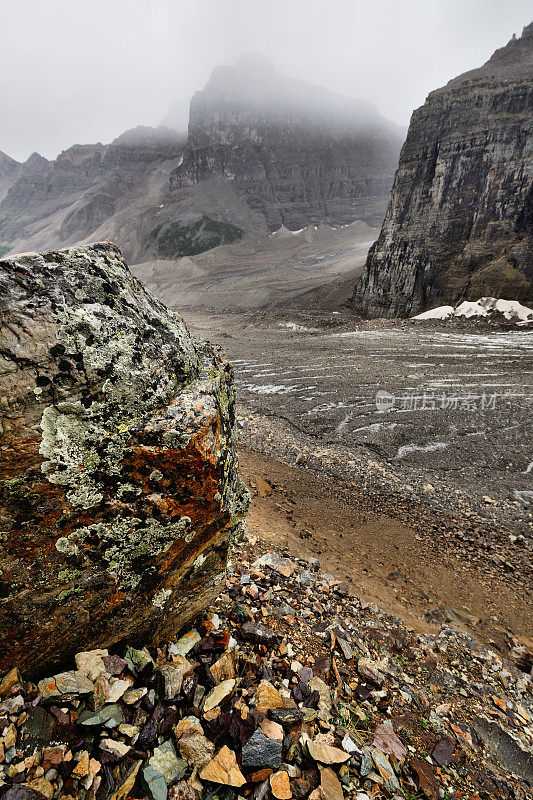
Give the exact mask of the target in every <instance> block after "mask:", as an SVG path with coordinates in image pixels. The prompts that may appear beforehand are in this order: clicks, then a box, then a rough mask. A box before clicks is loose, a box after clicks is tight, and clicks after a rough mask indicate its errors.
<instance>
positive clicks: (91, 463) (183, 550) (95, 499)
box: [0, 243, 247, 674]
mask: <svg viewBox="0 0 533 800" xmlns="http://www.w3.org/2000/svg"><path fill="white" fill-rule="evenodd" d="M0 318H1V328H0V403H1V408H2V417H1V427H0V563H1V569H2V572H1V573H0V639H1V641H2V649H1V652H0V672H2V671H5V670H6V669H7V668H9V667H10V666H11V665H12V664H15V663H16V664H18V665H19V666H21V667H23V668H24V669H25V670H27V671H28V672H29V673H30V674H33V673H35V672H36V671H37V670H41V669H42V668H43V667H45V666H49V665H51V664H53V663H54V662H56V661H57V657H58V654H60V656H61V658H62V659H67V658H69V657H71V656H72V654H73V653H74V652H76V651H79V650H80V648H91V647H107V646H109V645H111V644H113V643H114V642H117V641H119V640H122V639H124V638H125V637H129V638H130V640H132V641H142V642H143V643H144V644H147V643H152V644H155V643H157V642H158V641H159V640H161V639H168V638H169V637H171V636H172V635H173V634H174V633H175V632H176V631H177V630H179V629H180V628H181V627H182V626H183V625H184V624H185V623H186V622H187V621H189V620H190V619H192V618H193V617H194V616H195V615H196V614H197V613H198V612H199V611H200V610H202V609H203V608H204V607H205V606H206V605H208V604H209V603H210V602H211V601H212V600H213V598H214V597H215V596H216V595H217V593H218V590H219V585H220V584H221V582H222V581H223V579H224V571H225V564H226V555H227V551H228V546H229V541H230V537H231V535H232V532H233V531H234V530H235V527H236V526H237V525H238V523H239V519H240V517H241V515H242V514H243V512H244V510H245V508H246V503H247V492H246V490H245V488H244V485H243V484H242V482H241V481H240V479H239V477H238V473H237V457H236V452H235V445H234V430H233V426H234V385H233V372H232V367H231V365H230V364H228V363H227V362H226V360H225V358H224V355H223V353H222V352H221V351H219V350H217V349H215V348H213V347H212V346H211V345H208V344H206V343H200V344H197V343H193V341H192V339H191V337H190V335H189V333H188V331H187V328H186V326H185V324H184V322H183V320H182V319H181V317H180V316H179V315H177V314H175V313H173V312H171V311H169V310H167V309H166V308H165V306H163V305H162V304H161V303H159V302H158V301H156V300H155V299H154V298H153V297H152V296H151V295H150V294H149V293H148V291H147V290H146V289H145V288H144V287H143V285H142V284H141V283H139V282H138V281H137V280H136V279H135V278H133V276H132V275H131V274H130V272H129V270H128V268H127V266H126V264H125V262H124V261H123V259H122V257H121V254H120V252H119V251H118V249H117V248H116V247H115V246H114V245H112V244H108V243H104V244H96V245H92V246H88V247H82V248H78V249H70V250H63V251H58V252H49V253H42V254H37V253H30V254H25V255H22V256H17V257H14V258H13V259H11V260H5V261H1V262H0Z"/></svg>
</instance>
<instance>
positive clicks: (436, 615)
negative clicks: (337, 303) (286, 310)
mask: <svg viewBox="0 0 533 800" xmlns="http://www.w3.org/2000/svg"><path fill="white" fill-rule="evenodd" d="M338 317H339V318H338ZM187 321H188V324H189V326H190V327H191V329H192V331H193V332H194V333H198V334H199V335H201V336H203V337H206V338H210V339H214V340H215V341H218V342H219V343H220V344H222V345H223V346H224V347H225V349H226V351H227V353H228V356H229V358H230V359H231V360H232V361H233V363H234V365H235V370H236V378H237V386H238V392H239V412H240V425H241V428H240V438H241V443H242V446H241V458H242V464H243V470H244V473H245V477H247V478H249V479H250V480H251V481H252V483H253V481H254V475H255V476H259V477H260V478H263V479H264V480H266V481H267V482H268V483H269V484H270V485H271V489H272V495H270V496H267V497H264V498H261V497H259V498H256V500H255V501H254V505H253V507H252V511H251V515H250V520H249V525H250V527H251V529H252V530H254V531H255V532H256V533H257V534H258V535H259V536H260V537H261V539H263V540H264V541H266V542H271V543H273V542H274V541H275V542H276V544H277V546H286V547H288V548H289V550H290V551H291V552H293V553H299V552H305V553H306V554H308V555H310V556H311V555H313V556H317V557H319V558H320V559H321V560H323V561H324V562H325V567H326V568H327V569H329V570H330V571H331V572H333V573H334V574H335V575H337V577H339V578H341V579H343V580H346V581H348V582H350V583H351V584H352V585H353V586H354V587H356V589H357V590H360V591H361V593H362V595H363V596H365V597H368V598H371V599H372V600H375V601H376V602H377V603H378V604H379V605H381V607H384V608H389V609H390V610H391V611H393V612H394V613H396V614H398V615H399V616H401V617H403V618H404V619H406V621H408V623H409V624H411V625H413V626H414V627H416V628H417V629H419V630H424V629H428V626H429V627H431V626H433V627H435V625H436V624H438V623H439V622H442V621H444V620H446V619H448V620H449V619H454V621H455V623H456V624H458V625H459V626H463V627H466V628H467V629H470V630H475V631H476V635H478V636H481V637H482V638H485V640H487V641H488V640H491V639H492V640H494V641H497V642H499V643H500V645H501V647H502V649H504V650H505V649H506V648H508V647H512V645H513V642H512V635H513V634H522V635H527V634H528V632H529V630H528V626H530V618H531V601H532V599H533V598H532V592H531V589H532V580H531V578H532V571H531V550H532V546H533V539H532V538H531V537H532V535H533V530H532V522H531V518H532V517H531V500H532V498H533V494H532V493H531V485H532V480H531V478H532V472H531V465H532V456H531V451H530V447H531V442H530V439H529V437H528V426H529V421H530V418H531V403H532V392H531V370H530V366H531V349H532V347H533V342H532V340H531V334H530V333H528V332H526V331H522V332H520V331H516V330H514V331H501V330H497V329H489V328H486V329H484V328H474V330H475V332H474V333H470V332H468V329H461V328H455V327H453V326H449V327H448V326H446V325H440V326H438V325H437V326H434V327H432V326H428V325H421V326H420V325H419V326H414V325H413V324H412V323H408V322H398V323H394V322H386V323H384V322H375V323H365V324H363V325H361V324H360V325H358V326H356V325H355V324H354V323H353V322H352V321H351V320H350V318H349V317H346V318H343V317H342V315H338V316H337V315H334V314H333V315H326V316H324V317H322V318H321V319H320V320H319V321H317V319H316V317H315V318H314V320H313V319H311V318H310V317H306V318H304V317H302V315H301V314H300V315H299V316H298V315H296V313H293V314H292V315H286V314H285V315H283V314H282V313H281V312H280V313H277V314H276V315H272V314H269V315H266V314H263V315H255V316H254V317H253V318H252V316H247V315H217V316H216V317H210V316H205V315H204V316H202V315H200V314H198V315H196V316H194V317H193V316H191V315H190V314H189V315H187ZM380 390H381V391H383V392H386V393H387V395H384V405H385V410H381V409H378V408H377V406H376V393H377V392H378V391H380ZM391 397H392V405H391ZM387 404H388V408H387ZM281 540H283V541H281Z"/></svg>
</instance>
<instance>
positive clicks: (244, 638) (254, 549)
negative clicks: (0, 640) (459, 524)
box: [0, 535, 533, 800]
mask: <svg viewBox="0 0 533 800" xmlns="http://www.w3.org/2000/svg"><path fill="white" fill-rule="evenodd" d="M68 667H70V668H68ZM68 667H66V668H65V669H64V670H63V671H62V672H59V673H58V674H56V675H53V676H48V677H45V678H43V679H42V680H40V681H39V682H38V683H37V684H33V683H29V682H26V681H25V680H24V676H23V675H21V674H19V671H18V670H17V668H14V669H12V670H11V671H10V672H9V673H7V674H6V675H5V676H3V678H2V680H1V683H0V797H1V798H2V800H43V798H46V800H56V798H58V799H59V798H61V800H70V798H76V799H77V798H81V800H126V798H139V800H140V798H148V799H149V800H201V798H204V799H205V800H214V799H215V798H227V799H228V800H237V798H250V799H251V800H269V798H277V800H289V799H290V798H295V800H303V799H304V798H309V800H343V799H345V800H379V799H380V798H393V799H394V800H405V799H406V798H411V799H413V798H427V800H439V799H440V798H448V799H449V800H451V799H452V798H453V800H459V798H461V800H463V799H464V798H479V800H482V799H483V800H485V799H486V800H497V798H517V799H518V800H525V798H530V797H532V796H533V795H532V794H531V785H532V782H533V769H532V761H533V759H532V755H531V752H532V751H531V748H532V743H533V724H532V723H533V713H532V712H533V708H532V698H531V676H530V675H529V674H527V673H526V672H522V671H520V670H519V669H517V668H516V667H515V666H513V665H511V664H508V663H505V662H504V661H503V660H502V658H501V657H500V655H498V654H497V653H496V652H493V651H492V650H490V649H489V648H487V647H485V646H483V645H481V644H480V643H479V642H477V641H476V640H475V639H473V638H471V637H469V636H467V635H465V634H464V633H460V632H458V631H456V630H454V629H453V628H452V627H450V626H449V625H447V624H444V625H442V626H441V628H440V630H439V633H438V634H437V635H436V636H429V635H427V636H420V635H416V634H415V633H414V632H413V631H411V630H410V629H408V628H406V627H405V626H404V625H402V623H401V622H400V620H398V619H397V618H395V617H392V616H389V615H385V614H383V613H381V612H380V611H379V610H378V609H377V608H376V607H375V606H371V605H369V604H367V603H365V602H364V601H363V600H360V599H358V598H357V597H355V596H353V595H351V594H350V591H349V589H348V587H347V586H346V585H344V584H342V583H339V582H338V581H335V580H334V579H333V578H332V576H330V575H327V574H325V573H323V572H321V571H320V569H319V564H318V562H317V560H316V559H313V563H312V564H310V563H308V562H305V561H303V560H298V559H294V558H291V557H290V556H289V554H288V553H287V552H282V553H274V552H262V548H261V545H260V544H259V543H258V542H256V541H255V540H254V539H253V538H252V537H250V536H249V535H248V538H247V539H245V541H244V543H241V544H238V545H236V546H235V548H234V550H233V556H232V561H231V562H230V565H229V567H228V577H227V582H226V591H225V593H224V594H223V595H221V597H220V598H219V600H218V602H217V603H216V605H215V606H213V608H212V609H211V610H210V611H209V613H208V614H207V615H204V616H203V617H202V618H201V619H198V620H197V623H196V626H195V628H193V629H191V630H190V631H187V632H186V633H185V635H184V636H183V637H182V638H181V639H180V640H179V641H176V642H171V643H169V644H168V645H167V646H165V647H162V648H160V649H157V650H155V649H150V650H148V649H146V648H135V647H131V646H123V647H122V648H120V647H118V648H114V651H113V652H109V651H108V650H106V649H99V650H93V651H90V652H85V653H78V654H77V656H76V659H75V664H71V665H68Z"/></svg>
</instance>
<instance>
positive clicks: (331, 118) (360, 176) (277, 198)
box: [170, 56, 402, 229]
mask: <svg viewBox="0 0 533 800" xmlns="http://www.w3.org/2000/svg"><path fill="white" fill-rule="evenodd" d="M401 138H402V137H401V133H400V131H399V129H398V128H397V127H396V126H395V125H394V124H393V123H390V122H388V121H387V120H385V119H383V118H382V117H380V115H379V114H378V113H377V111H376V110H375V109H374V108H373V107H372V106H371V105H369V104H367V103H364V102H362V101H358V100H352V99H350V98H345V97H340V96H339V95H336V94H334V93H333V92H328V91H327V90H325V89H321V88H320V87H317V86H311V85H309V84H306V83H303V82H301V81H297V80H293V79H290V78H287V77H285V76H282V75H280V74H279V73H277V72H276V71H275V70H274V68H273V67H272V66H270V64H268V63H266V62H264V61H263V60H261V59H259V58H257V57H255V56H248V57H245V58H243V59H241V61H239V63H238V64H237V65H236V66H235V67H219V68H217V69H216V70H215V71H214V72H213V75H212V76H211V79H210V81H209V83H208V84H207V86H206V88H205V89H204V90H203V91H201V92H197V93H196V94H195V95H194V97H193V99H192V101H191V109H190V118H189V136H188V141H187V149H186V152H185V156H184V159H183V163H182V164H181V165H179V166H178V167H176V169H175V170H174V172H173V173H172V175H171V179H170V187H171V189H180V188H183V187H185V186H193V185H195V184H197V183H198V182H200V181H202V180H203V179H205V178H207V177H209V176H212V175H221V176H223V177H224V178H225V179H226V180H227V181H230V182H231V183H233V184H234V185H235V186H236V187H237V188H238V189H239V190H240V191H242V192H244V194H245V197H246V199H247V202H248V204H249V205H250V206H251V207H252V208H253V209H255V210H257V211H260V212H261V213H262V214H264V216H265V217H266V220H267V224H268V225H269V227H270V228H271V229H277V228H279V227H280V226H281V225H282V224H283V225H286V226H287V227H289V228H292V229H295V228H302V227H304V226H305V225H308V224H310V223H319V222H329V223H333V224H345V223H349V222H352V221H353V220H354V219H363V220H365V222H367V223H368V224H370V225H377V224H380V223H381V221H382V219H383V216H384V213H385V207H386V202H387V197H388V192H389V189H390V186H391V185H392V178H393V174H394V168H395V166H396V163H397V158H398V153H399V150H400V145H401Z"/></svg>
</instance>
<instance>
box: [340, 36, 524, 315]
mask: <svg viewBox="0 0 533 800" xmlns="http://www.w3.org/2000/svg"><path fill="white" fill-rule="evenodd" d="M532 75H533V24H531V25H529V26H528V27H527V28H525V29H524V31H523V34H522V36H521V38H519V39H514V38H513V39H512V40H511V41H510V42H509V43H508V44H507V45H506V46H505V47H503V48H501V49H500V50H497V51H496V52H495V53H494V55H493V56H492V58H491V59H490V60H489V61H488V62H487V63H486V64H485V65H484V66H483V67H481V68H479V69H476V70H472V71H471V72H467V73H465V74H464V75H461V76H460V77H458V78H455V79H454V80H452V81H450V83H448V84H447V85H446V86H444V87H443V88H441V89H438V90H437V91H435V92H432V93H431V94H430V95H429V97H428V99H427V100H426V103H425V104H424V105H423V106H422V107H421V108H419V109H417V110H416V111H415V112H414V113H413V116H412V118H411V124H410V126H409V132H408V135H407V140H406V142H405V144H404V146H403V149H402V152H401V156H400V163H399V166H398V170H397V172H396V177H395V180H394V186H393V188H392V192H391V196H390V200H389V206H388V210H387V215H386V217H385V221H384V223H383V227H382V230H381V233H380V236H379V239H378V240H377V242H376V243H375V245H374V246H373V247H372V249H371V250H370V253H369V256H368V260H367V263H366V269H365V271H364V273H363V275H362V277H361V279H360V281H359V284H358V286H357V289H356V292H355V295H354V298H353V304H354V307H355V309H356V311H358V312H359V313H361V314H362V315H364V316H368V317H380V316H381V317H406V316H409V315H411V314H416V313H417V312H419V311H423V310H424V309H426V308H432V307H434V306H439V305H443V304H445V303H452V304H455V303H456V302H459V301H461V300H477V299H478V298H479V297H482V296H493V297H497V298H504V299H507V300H518V301H520V302H522V303H525V304H526V305H530V304H531V301H532V300H533V114H532V108H533V80H532Z"/></svg>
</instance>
